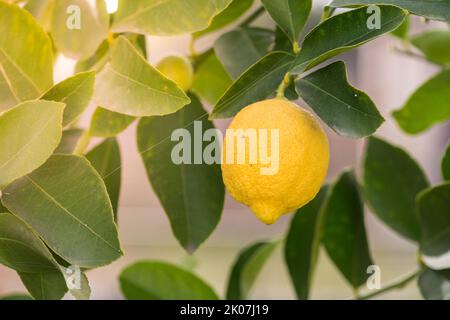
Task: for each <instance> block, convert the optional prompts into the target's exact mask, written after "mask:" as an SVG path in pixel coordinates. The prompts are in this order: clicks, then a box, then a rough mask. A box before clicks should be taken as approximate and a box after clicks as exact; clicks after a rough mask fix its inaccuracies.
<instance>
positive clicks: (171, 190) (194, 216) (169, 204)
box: [137, 96, 225, 253]
mask: <svg viewBox="0 0 450 320" xmlns="http://www.w3.org/2000/svg"><path fill="white" fill-rule="evenodd" d="M191 100H192V103H191V104H190V105H188V106H186V107H185V108H183V109H182V110H180V111H178V112H177V113H174V114H172V115H168V116H164V117H148V118H142V119H141V120H140V122H139V126H138V131H137V132H138V133H137V139H138V148H139V152H140V154H141V156H142V160H143V161H144V164H145V167H146V170H147V175H148V178H149V180H150V182H151V184H152V186H153V189H154V190H155V192H156V194H157V196H158V198H159V200H160V201H161V204H162V206H163V207H164V210H165V211H166V214H167V215H168V217H169V220H170V223H171V226H172V231H173V233H174V234H175V237H176V238H177V239H178V241H179V242H180V244H181V245H182V246H183V248H185V249H186V250H187V251H188V252H189V253H192V252H194V251H195V250H196V249H197V248H198V246H199V245H200V244H201V243H202V242H204V241H205V240H206V239H207V238H208V236H209V235H210V234H211V233H212V232H213V230H214V229H215V228H216V226H217V224H218V222H219V220H220V216H221V213H222V209H223V202H224V193H225V191H224V186H223V182H222V174H221V170H220V165H218V164H206V163H205V162H204V161H203V160H202V159H203V150H205V148H206V147H207V146H209V145H210V144H211V145H212V144H213V143H214V144H215V145H216V146H217V143H218V141H217V139H218V137H217V136H214V138H211V140H214V142H206V141H202V133H203V132H206V130H209V129H213V128H214V126H213V123H212V122H211V121H209V120H208V114H207V113H206V111H205V110H204V109H203V107H202V105H201V104H200V102H199V101H198V99H197V98H196V97H195V96H191ZM200 126H201V128H200ZM176 129H181V130H183V129H184V130H183V132H180V134H182V136H181V137H180V136H175V138H173V137H174V136H173V132H174V130H176ZM202 130H203V131H202ZM172 140H174V141H172ZM191 140H192V141H191ZM180 146H186V149H184V148H183V150H182V152H180V151H181V150H179V149H180ZM174 148H176V149H178V151H176V149H174ZM194 148H195V149H194ZM216 152H218V151H217V150H216ZM172 153H174V156H175V157H178V156H179V155H180V154H181V153H183V155H188V154H191V155H192V159H187V161H184V160H185V159H183V163H181V164H175V163H174V161H173V157H172ZM217 154H218V153H216V155H217ZM199 157H200V159H198V158H199ZM189 158H190V157H189ZM194 158H195V159H194ZM199 160H200V161H199ZM191 163H192V164H191Z"/></svg>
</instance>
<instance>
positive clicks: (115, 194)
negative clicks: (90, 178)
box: [86, 138, 122, 221]
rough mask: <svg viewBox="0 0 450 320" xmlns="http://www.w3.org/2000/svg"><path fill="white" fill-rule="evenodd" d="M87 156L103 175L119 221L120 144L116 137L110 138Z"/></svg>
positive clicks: (115, 215) (115, 216)
mask: <svg viewBox="0 0 450 320" xmlns="http://www.w3.org/2000/svg"><path fill="white" fill-rule="evenodd" d="M86 158H87V159H88V160H89V161H90V162H91V164H92V166H93V167H94V168H95V170H97V172H98V173H99V174H100V176H101V177H102V179H103V181H104V182H105V186H106V190H107V191H108V194H109V199H110V200H111V204H112V207H113V211H114V218H115V219H114V220H115V221H117V209H118V204H119V194H120V184H121V171H122V170H121V157H120V149H119V144H118V143H117V140H116V139H115V138H109V139H106V140H105V141H103V142H102V143H101V144H99V145H98V146H96V147H95V148H94V149H92V150H91V151H89V152H88V154H87V155H86Z"/></svg>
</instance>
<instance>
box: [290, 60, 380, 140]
mask: <svg viewBox="0 0 450 320" xmlns="http://www.w3.org/2000/svg"><path fill="white" fill-rule="evenodd" d="M296 87H297V92H298V93H299V94H300V96H301V97H302V98H303V100H305V102H306V103H308V105H309V106H310V107H311V108H312V109H313V110H314V112H315V113H316V114H317V115H318V116H319V117H320V118H321V119H322V120H323V121H324V122H325V123H326V124H327V125H328V126H330V127H331V128H332V129H333V130H334V131H336V132H337V133H338V134H340V135H343V136H346V137H351V138H362V137H365V136H368V135H371V134H373V133H374V132H375V131H376V130H377V128H378V127H379V126H380V125H381V124H382V123H383V121H384V119H383V117H382V116H381V115H380V113H379V112H378V110H377V108H376V106H375V104H374V103H373V102H372V100H371V99H370V97H369V96H367V94H365V93H364V92H362V91H360V90H358V89H356V88H354V87H352V85H351V84H349V83H348V80H347V72H346V69H345V63H344V62H342V61H338V62H335V63H332V64H330V65H328V66H326V67H324V68H322V69H320V70H318V71H315V72H313V73H311V74H310V75H308V76H306V77H304V78H301V79H298V80H297V81H296Z"/></svg>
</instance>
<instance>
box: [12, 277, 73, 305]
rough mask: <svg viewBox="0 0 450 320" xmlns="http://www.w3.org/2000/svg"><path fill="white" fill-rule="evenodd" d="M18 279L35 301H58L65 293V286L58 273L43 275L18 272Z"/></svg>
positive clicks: (62, 278)
mask: <svg viewBox="0 0 450 320" xmlns="http://www.w3.org/2000/svg"><path fill="white" fill-rule="evenodd" d="M19 276H20V279H21V280H22V282H23V284H24V285H25V287H26V288H27V290H28V292H29V293H30V294H31V295H32V296H33V298H34V299H36V300H60V299H61V298H62V297H64V295H65V294H66V292H67V290H68V289H67V284H66V281H65V280H64V276H63V275H62V274H61V272H60V271H53V272H45V273H25V272H19Z"/></svg>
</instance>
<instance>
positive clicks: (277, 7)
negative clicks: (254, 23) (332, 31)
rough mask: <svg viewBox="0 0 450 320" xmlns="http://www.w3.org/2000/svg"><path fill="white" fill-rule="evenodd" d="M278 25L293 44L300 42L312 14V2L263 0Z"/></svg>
mask: <svg viewBox="0 0 450 320" xmlns="http://www.w3.org/2000/svg"><path fill="white" fill-rule="evenodd" d="M261 2H262V4H263V5H264V7H265V8H266V10H267V12H268V13H269V14H270V16H271V17H272V18H273V20H275V22H276V23H277V25H278V26H279V27H280V28H281V29H282V30H283V31H284V32H285V33H286V34H287V35H288V36H289V38H290V40H291V42H292V43H295V42H297V41H298V38H299V37H300V33H301V32H302V30H303V28H304V27H305V25H306V22H307V21H308V17H309V13H310V12H311V7H312V1H311V0H302V1H298V0H261Z"/></svg>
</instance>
